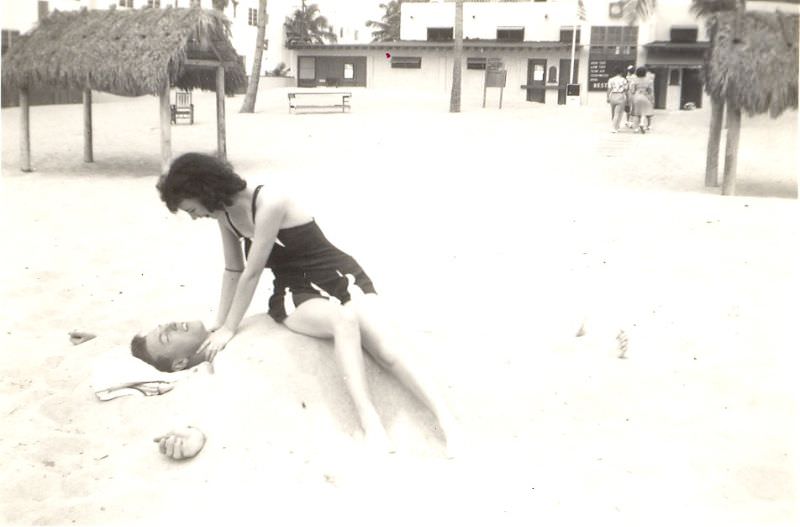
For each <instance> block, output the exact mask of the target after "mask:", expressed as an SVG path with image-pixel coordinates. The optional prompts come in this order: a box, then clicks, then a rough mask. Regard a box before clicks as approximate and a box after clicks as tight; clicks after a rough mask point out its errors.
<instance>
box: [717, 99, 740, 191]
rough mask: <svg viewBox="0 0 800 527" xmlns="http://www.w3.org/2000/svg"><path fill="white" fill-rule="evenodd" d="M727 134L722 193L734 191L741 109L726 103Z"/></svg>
mask: <svg viewBox="0 0 800 527" xmlns="http://www.w3.org/2000/svg"><path fill="white" fill-rule="evenodd" d="M727 106H728V136H727V138H726V140H725V172H724V174H723V176H722V195H723V196H733V195H734V193H735V192H736V159H737V157H738V154H739V130H740V129H741V126H742V109H741V108H739V107H734V106H732V105H731V104H730V103H728V105H727Z"/></svg>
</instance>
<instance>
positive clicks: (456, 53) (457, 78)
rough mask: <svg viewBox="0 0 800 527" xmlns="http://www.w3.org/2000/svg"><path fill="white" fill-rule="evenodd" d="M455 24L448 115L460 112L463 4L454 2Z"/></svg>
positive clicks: (458, 0)
mask: <svg viewBox="0 0 800 527" xmlns="http://www.w3.org/2000/svg"><path fill="white" fill-rule="evenodd" d="M455 2H456V5H455V8H456V22H455V27H454V28H453V85H452V86H451V88H450V113H459V112H460V111H461V63H462V62H463V55H464V41H463V36H464V2H463V0H455Z"/></svg>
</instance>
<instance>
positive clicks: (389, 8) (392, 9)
mask: <svg viewBox="0 0 800 527" xmlns="http://www.w3.org/2000/svg"><path fill="white" fill-rule="evenodd" d="M402 3H403V0H391V2H389V3H388V4H380V8H381V9H383V10H384V11H385V13H384V14H383V16H382V17H381V21H380V22H378V21H375V20H367V23H366V24H365V25H366V26H367V27H371V28H374V29H375V31H373V32H372V41H373V42H393V41H395V40H400V4H402Z"/></svg>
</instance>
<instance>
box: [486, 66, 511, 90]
mask: <svg viewBox="0 0 800 527" xmlns="http://www.w3.org/2000/svg"><path fill="white" fill-rule="evenodd" d="M486 87H487V88H505V87H506V70H501V71H489V69H488V68H487V69H486Z"/></svg>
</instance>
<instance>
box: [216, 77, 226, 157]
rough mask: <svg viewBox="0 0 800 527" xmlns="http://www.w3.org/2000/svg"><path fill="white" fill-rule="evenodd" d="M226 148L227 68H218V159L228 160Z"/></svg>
mask: <svg viewBox="0 0 800 527" xmlns="http://www.w3.org/2000/svg"><path fill="white" fill-rule="evenodd" d="M227 155H228V152H227V149H226V148H225V68H224V67H223V66H222V65H221V64H220V65H219V66H217V157H219V158H220V159H222V160H225V159H227Z"/></svg>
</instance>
